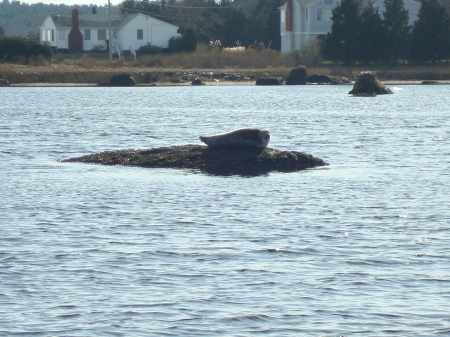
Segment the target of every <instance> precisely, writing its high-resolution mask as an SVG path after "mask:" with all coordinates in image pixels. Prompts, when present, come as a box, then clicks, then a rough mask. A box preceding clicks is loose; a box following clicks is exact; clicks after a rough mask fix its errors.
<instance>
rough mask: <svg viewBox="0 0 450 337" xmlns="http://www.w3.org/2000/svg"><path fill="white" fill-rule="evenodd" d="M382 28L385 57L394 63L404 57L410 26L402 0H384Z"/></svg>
mask: <svg viewBox="0 0 450 337" xmlns="http://www.w3.org/2000/svg"><path fill="white" fill-rule="evenodd" d="M384 8H385V11H384V12H383V26H384V28H385V31H386V38H387V43H386V57H387V59H388V60H390V61H391V62H393V63H395V62H397V60H398V59H399V58H403V57H406V55H407V47H408V42H409V37H410V36H409V35H410V32H411V26H409V23H408V21H409V15H408V10H407V9H405V6H404V2H403V0H384Z"/></svg>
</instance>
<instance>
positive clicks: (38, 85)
mask: <svg viewBox="0 0 450 337" xmlns="http://www.w3.org/2000/svg"><path fill="white" fill-rule="evenodd" d="M382 82H383V83H384V84H385V85H449V84H450V81H436V83H431V84H424V83H423V81H421V80H416V81H408V80H390V81H382ZM353 84H354V81H351V83H345V84H328V83H324V84H318V83H307V84H306V85H307V86H312V85H315V86H324V85H325V86H327V85H334V86H352V85H353ZM249 85H256V81H219V82H212V81H205V82H203V83H202V84H201V85H193V84H191V83H190V82H186V83H171V82H162V83H151V84H144V83H139V84H137V85H135V86H130V88H132V87H138V88H139V87H204V86H210V87H211V86H249ZM283 85H285V84H281V86H283ZM300 86H301V85H300ZM9 87H22V88H27V87H28V88H43V87H50V88H51V87H55V88H56V87H68V88H70V87H80V88H82V87H90V88H114V87H116V88H124V86H122V87H121V86H99V85H98V84H97V83H49V82H33V83H11V85H10V86H9Z"/></svg>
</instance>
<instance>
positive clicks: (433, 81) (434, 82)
mask: <svg viewBox="0 0 450 337" xmlns="http://www.w3.org/2000/svg"><path fill="white" fill-rule="evenodd" d="M438 83H439V82H438V81H435V80H425V81H422V84H438Z"/></svg>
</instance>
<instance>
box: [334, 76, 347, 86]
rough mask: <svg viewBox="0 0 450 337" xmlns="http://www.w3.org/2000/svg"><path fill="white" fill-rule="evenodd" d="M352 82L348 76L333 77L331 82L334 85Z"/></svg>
mask: <svg viewBox="0 0 450 337" xmlns="http://www.w3.org/2000/svg"><path fill="white" fill-rule="evenodd" d="M350 83H352V82H351V81H350V80H349V79H348V78H347V77H332V78H331V83H330V84H333V85H340V84H350Z"/></svg>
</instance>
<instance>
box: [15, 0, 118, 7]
mask: <svg viewBox="0 0 450 337" xmlns="http://www.w3.org/2000/svg"><path fill="white" fill-rule="evenodd" d="M20 2H21V3H27V4H36V3H40V2H41V3H43V4H46V5H48V4H56V5H59V4H65V5H90V4H92V5H97V6H105V5H108V0H71V1H68V0H22V1H20ZM110 2H111V6H117V5H119V4H121V3H122V2H123V0H110Z"/></svg>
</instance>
